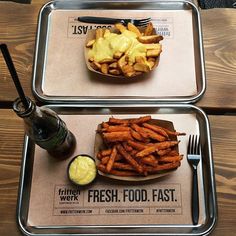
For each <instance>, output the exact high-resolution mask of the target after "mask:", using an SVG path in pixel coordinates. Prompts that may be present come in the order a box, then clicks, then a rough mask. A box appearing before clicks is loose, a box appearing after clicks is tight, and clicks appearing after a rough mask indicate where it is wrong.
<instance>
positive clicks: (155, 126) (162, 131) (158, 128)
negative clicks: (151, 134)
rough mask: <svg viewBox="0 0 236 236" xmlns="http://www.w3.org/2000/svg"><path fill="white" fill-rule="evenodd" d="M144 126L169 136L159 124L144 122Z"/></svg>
mask: <svg viewBox="0 0 236 236" xmlns="http://www.w3.org/2000/svg"><path fill="white" fill-rule="evenodd" d="M143 126H144V127H146V128H149V129H151V130H153V131H155V132H157V133H159V134H161V135H162V136H164V137H166V138H169V136H168V134H167V133H166V131H165V130H164V129H163V128H162V127H160V126H157V125H152V124H148V123H144V124H143Z"/></svg>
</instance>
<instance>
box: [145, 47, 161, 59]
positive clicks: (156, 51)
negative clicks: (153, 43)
mask: <svg viewBox="0 0 236 236" xmlns="http://www.w3.org/2000/svg"><path fill="white" fill-rule="evenodd" d="M160 53H161V49H150V50H147V57H158V56H159V55H160Z"/></svg>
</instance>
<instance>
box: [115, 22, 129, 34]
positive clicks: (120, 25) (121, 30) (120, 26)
mask: <svg viewBox="0 0 236 236" xmlns="http://www.w3.org/2000/svg"><path fill="white" fill-rule="evenodd" d="M115 28H116V29H118V30H119V31H120V32H121V33H123V32H124V31H125V30H127V29H126V27H125V26H124V25H123V24H121V23H117V24H115Z"/></svg>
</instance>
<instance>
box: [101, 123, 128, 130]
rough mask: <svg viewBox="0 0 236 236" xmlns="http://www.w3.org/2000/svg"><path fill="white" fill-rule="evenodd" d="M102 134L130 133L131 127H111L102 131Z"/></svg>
mask: <svg viewBox="0 0 236 236" xmlns="http://www.w3.org/2000/svg"><path fill="white" fill-rule="evenodd" d="M101 131H102V132H119V131H130V127H128V126H122V125H114V126H113V125H109V126H108V127H106V128H103V129H101Z"/></svg>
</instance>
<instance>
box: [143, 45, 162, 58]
mask: <svg viewBox="0 0 236 236" xmlns="http://www.w3.org/2000/svg"><path fill="white" fill-rule="evenodd" d="M144 47H145V48H146V50H154V49H157V50H161V44H159V43H147V44H144ZM153 58H154V59H155V61H156V58H155V57H153ZM148 59H149V58H148Z"/></svg>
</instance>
